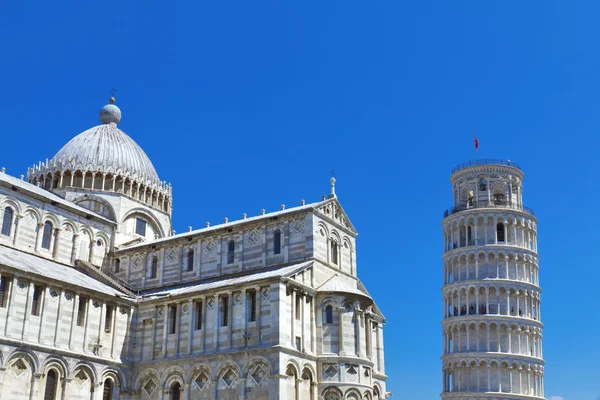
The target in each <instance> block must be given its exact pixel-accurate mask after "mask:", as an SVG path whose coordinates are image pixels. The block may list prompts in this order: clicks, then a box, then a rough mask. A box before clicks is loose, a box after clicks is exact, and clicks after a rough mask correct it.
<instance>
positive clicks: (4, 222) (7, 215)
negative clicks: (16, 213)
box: [2, 207, 13, 236]
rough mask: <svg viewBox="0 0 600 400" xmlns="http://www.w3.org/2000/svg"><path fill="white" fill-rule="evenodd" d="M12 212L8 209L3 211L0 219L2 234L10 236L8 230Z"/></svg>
mask: <svg viewBox="0 0 600 400" xmlns="http://www.w3.org/2000/svg"><path fill="white" fill-rule="evenodd" d="M12 217H13V210H12V208H10V207H6V208H5V209H4V217H3V218H2V234H3V235H6V236H10V228H11V224H12Z"/></svg>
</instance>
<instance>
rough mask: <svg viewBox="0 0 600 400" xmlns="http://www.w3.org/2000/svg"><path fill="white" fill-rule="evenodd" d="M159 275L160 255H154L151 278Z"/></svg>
mask: <svg viewBox="0 0 600 400" xmlns="http://www.w3.org/2000/svg"><path fill="white" fill-rule="evenodd" d="M156 275H158V257H157V256H152V265H150V279H154V278H156Z"/></svg>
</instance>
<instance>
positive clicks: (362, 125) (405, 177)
mask: <svg viewBox="0 0 600 400" xmlns="http://www.w3.org/2000/svg"><path fill="white" fill-rule="evenodd" d="M599 6H600V5H599V4H598V2H591V1H590V2H584V1H563V2H556V1H526V2H518V1H504V2H499V1H494V2H492V1H470V2H463V1H451V2H450V1H426V0H425V1H419V2H410V3H409V2H404V1H377V2H366V1H360V2H359V1H348V0H346V1H334V0H328V1H301V2H298V1H296V2H283V1H281V2H277V1H264V2H259V1H227V0H226V1H218V2H205V1H193V2H192V1H190V2H185V3H184V2H177V3H176V4H174V2H165V1H162V2H154V1H102V2H79V1H77V2H75V1H64V2H57V1H44V2H42V1H40V2H35V3H31V2H18V1H3V2H2V4H1V5H0V49H1V54H0V75H1V76H2V86H1V88H0V90H1V92H2V94H1V95H0V119H1V120H2V125H1V127H0V132H1V135H2V136H1V138H2V151H1V153H0V154H1V155H0V157H1V158H0V160H1V161H0V164H1V165H2V166H5V167H6V168H7V172H8V173H10V174H12V175H15V176H19V175H20V174H23V173H25V172H26V168H27V167H28V166H30V165H32V164H34V163H36V162H37V161H39V160H43V159H46V158H51V157H52V156H53V155H54V153H56V151H57V150H58V149H59V148H60V147H61V146H62V145H63V144H65V143H66V142H67V141H68V140H69V139H71V138H72V137H73V136H75V135H76V134H78V133H79V132H81V131H83V130H85V129H87V128H89V127H91V126H93V125H97V124H98V123H99V122H98V111H99V110H100V108H101V107H102V106H103V105H104V104H106V103H107V100H108V97H109V90H110V89H111V88H112V87H113V86H116V87H117V88H118V92H117V95H116V97H117V105H118V106H119V107H120V108H121V110H122V112H123V119H122V122H121V124H120V128H122V129H123V130H124V131H125V132H127V133H128V134H129V135H130V136H132V137H133V138H134V139H135V140H136V141H137V142H138V143H139V144H140V145H141V146H142V148H143V149H144V150H145V151H146V152H147V154H148V155H149V157H150V158H151V160H152V161H153V162H154V165H155V166H156V169H157V170H158V173H159V176H160V177H161V179H163V180H166V181H169V182H171V183H172V184H173V188H174V189H173V190H174V210H173V215H174V220H173V221H174V228H175V229H176V230H177V231H178V232H183V231H186V230H187V227H188V225H191V226H193V227H194V228H199V227H202V226H204V223H205V221H210V222H212V223H213V224H216V223H219V222H222V221H223V218H224V217H226V216H227V217H229V220H230V221H231V220H234V219H239V218H241V215H242V213H248V215H249V216H251V215H257V214H259V213H260V209H261V208H265V209H267V210H268V211H275V210H277V209H279V207H280V205H281V204H286V205H287V206H288V207H290V206H293V205H298V204H300V200H301V199H306V200H307V201H317V200H319V199H320V197H321V194H322V193H327V192H328V190H329V177H330V172H329V171H330V170H331V169H332V168H334V169H335V171H336V178H337V179H338V185H337V191H338V195H339V198H340V201H341V203H342V204H343V206H344V208H345V209H346V211H347V212H348V214H349V216H350V219H351V220H352V222H353V223H354V225H355V226H356V227H357V229H358V231H359V233H360V236H359V239H358V250H357V251H358V254H357V259H358V273H359V276H360V278H361V279H362V281H363V282H364V283H365V284H366V286H367V288H368V289H369V290H370V292H371V293H372V294H373V296H374V298H375V300H376V301H377V303H378V305H379V306H380V308H381V309H382V311H383V313H384V314H385V316H386V317H387V320H388V323H387V326H386V329H385V345H386V357H387V362H386V366H387V373H388V375H389V380H388V389H389V390H390V391H392V392H393V393H394V399H410V400H413V399H416V400H420V399H436V398H438V395H439V392H440V391H441V381H442V379H441V361H440V359H439V357H440V356H441V354H442V336H441V326H440V320H441V317H442V299H441V292H440V288H441V286H442V283H443V281H442V279H443V275H442V259H441V256H442V230H441V225H440V223H441V220H442V213H443V211H444V209H446V208H448V207H450V206H451V202H452V192H451V187H450V183H449V175H450V171H451V169H452V168H453V167H454V166H455V165H456V164H458V163H461V162H463V161H467V160H469V159H472V158H474V149H473V139H472V133H471V132H472V130H473V129H475V131H476V134H477V136H478V137H479V140H480V157H498V158H500V157H502V158H510V159H511V160H513V161H515V162H517V163H519V164H520V165H521V167H522V168H523V170H524V171H525V181H524V183H525V191H524V203H525V205H527V206H529V207H532V208H533V209H534V210H535V214H536V216H537V217H538V218H539V251H540V254H541V269H540V281H541V285H542V288H543V295H542V315H543V322H544V323H545V324H546V328H545V330H544V356H545V358H546V361H547V365H546V378H545V382H546V395H547V397H548V398H550V399H553V400H559V399H560V398H561V397H562V398H563V399H564V400H598V399H600V367H599V366H598V365H599V364H598V360H600V350H599V349H600V344H599V343H600V340H599V339H600V335H599V333H598V332H599V328H600V326H599V325H600V311H599V303H598V281H599V278H600V270H599V263H598V259H597V258H596V257H595V256H596V251H597V249H598V229H596V228H597V225H596V224H597V223H598V220H599V218H600V212H599V210H600V207H599V201H598V197H599V195H600V190H599V188H598V172H599V160H600V158H599V157H598V146H599V140H598V132H599V130H600V120H599V118H598V116H599V115H600V114H599V113H598V109H599V107H600V96H599V93H600V52H599V45H598V44H599V38H600V24H599V23H598V15H599V14H600V8H599Z"/></svg>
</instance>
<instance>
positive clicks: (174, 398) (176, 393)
mask: <svg viewBox="0 0 600 400" xmlns="http://www.w3.org/2000/svg"><path fill="white" fill-rule="evenodd" d="M180 399H181V385H180V384H179V382H175V383H173V384H172V385H171V400H180Z"/></svg>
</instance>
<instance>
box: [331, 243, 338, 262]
mask: <svg viewBox="0 0 600 400" xmlns="http://www.w3.org/2000/svg"><path fill="white" fill-rule="evenodd" d="M331 262H332V263H333V264H335V265H338V244H337V242H336V241H335V240H332V241H331Z"/></svg>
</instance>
